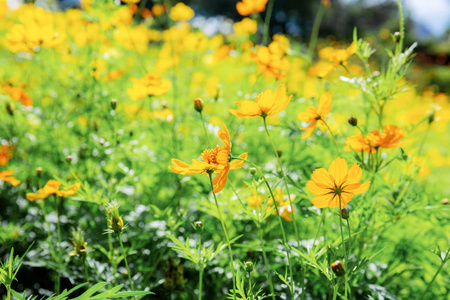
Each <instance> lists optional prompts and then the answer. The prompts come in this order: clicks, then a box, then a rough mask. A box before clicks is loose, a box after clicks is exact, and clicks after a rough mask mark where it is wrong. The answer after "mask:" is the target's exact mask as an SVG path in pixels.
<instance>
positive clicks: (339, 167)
mask: <svg viewBox="0 0 450 300" xmlns="http://www.w3.org/2000/svg"><path fill="white" fill-rule="evenodd" d="M328 170H329V172H330V175H331V176H332V177H333V179H334V182H335V184H336V185H337V186H338V187H339V186H340V185H341V184H342V183H343V182H344V180H345V179H346V177H347V173H348V164H347V161H346V160H345V159H343V158H340V157H338V158H336V159H335V160H333V161H332V162H331V164H330V167H329V168H328Z"/></svg>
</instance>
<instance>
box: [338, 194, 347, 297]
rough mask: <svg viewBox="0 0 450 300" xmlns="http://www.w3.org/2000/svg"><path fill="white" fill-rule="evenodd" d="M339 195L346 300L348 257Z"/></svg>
mask: <svg viewBox="0 0 450 300" xmlns="http://www.w3.org/2000/svg"><path fill="white" fill-rule="evenodd" d="M341 201H342V200H341V195H339V227H340V230H341V239H342V247H343V249H344V257H345V260H344V269H345V298H346V299H347V287H348V280H347V260H348V255H347V251H346V250H345V239H344V229H343V227H342V205H341Z"/></svg>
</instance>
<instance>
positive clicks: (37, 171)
mask: <svg viewBox="0 0 450 300" xmlns="http://www.w3.org/2000/svg"><path fill="white" fill-rule="evenodd" d="M34 171H35V172H36V176H37V177H39V178H41V177H42V168H41V167H37V168H35V169H34Z"/></svg>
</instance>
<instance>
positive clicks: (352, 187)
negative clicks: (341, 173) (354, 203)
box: [344, 182, 370, 194]
mask: <svg viewBox="0 0 450 300" xmlns="http://www.w3.org/2000/svg"><path fill="white" fill-rule="evenodd" d="M369 186H370V182H363V183H353V184H349V185H347V186H346V187H345V188H344V191H346V192H347V191H348V192H351V193H352V194H361V193H364V192H365V191H367V189H368V188H369Z"/></svg>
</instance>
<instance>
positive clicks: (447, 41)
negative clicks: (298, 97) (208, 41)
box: [8, 0, 450, 93]
mask: <svg viewBox="0 0 450 300" xmlns="http://www.w3.org/2000/svg"><path fill="white" fill-rule="evenodd" d="M81 1H82V0H81ZM111 1H116V2H118V3H120V0H111ZM142 1H145V0H142ZM22 2H35V3H36V4H38V5H39V6H42V7H48V8H51V9H63V10H65V9H69V8H74V7H79V6H80V0H37V1H20V0H8V4H9V6H10V7H15V6H18V5H19V4H20V3H22ZM163 2H165V1H163V0H160V1H151V0H148V1H146V2H145V6H146V7H147V8H151V7H152V6H153V5H154V4H156V3H163ZM169 2H170V3H171V4H175V3H176V2H180V1H178V0H170V1H169ZM181 2H184V3H186V4H187V5H189V6H191V7H192V8H193V9H194V10H195V13H196V15H195V17H194V19H192V20H191V23H192V25H193V26H194V27H199V28H201V30H203V31H204V32H205V33H206V34H207V35H211V36H212V35H214V34H216V33H220V32H221V33H228V32H231V31H232V30H233V26H232V25H233V22H236V21H240V20H241V19H242V18H243V17H242V16H240V15H239V14H238V12H237V10H236V3H237V2H238V1H237V0H214V1H211V0H190V1H189V0H187V1H181ZM330 3H331V5H330V7H329V8H328V9H327V10H326V11H325V14H324V16H323V20H322V23H321V26H320V31H319V37H320V38H322V40H321V41H319V44H318V46H319V48H320V42H322V43H326V44H330V43H333V42H334V41H341V42H345V43H349V42H351V41H352V37H353V29H354V28H355V27H357V28H358V36H359V37H365V38H367V39H368V41H369V42H373V43H374V44H377V45H383V44H384V45H386V43H390V42H392V41H391V35H392V34H393V33H394V32H396V31H397V30H398V9H397V1H396V0H330ZM402 3H403V7H404V14H405V16H404V17H405V28H406V34H407V36H406V39H405V42H406V43H405V45H411V44H413V43H414V42H415V41H418V42H419V44H418V47H417V48H416V50H415V52H416V57H415V62H416V63H417V66H418V68H417V69H416V71H417V72H420V74H416V75H417V78H421V79H420V82H419V81H418V82H417V84H418V85H419V88H421V87H425V86H430V85H431V87H432V88H433V89H434V91H435V92H445V93H450V85H449V84H448V83H449V82H450V68H449V65H450V0H407V1H402ZM123 5H126V4H125V3H123ZM320 5H321V1H320V0H275V4H274V10H273V14H272V19H271V23H270V32H271V34H275V33H282V34H288V35H289V36H290V37H291V38H292V39H295V40H297V41H299V42H303V43H304V45H306V44H307V43H308V41H309V39H310V34H311V30H312V27H313V23H314V19H315V16H316V14H317V11H318V9H319V7H320ZM264 14H265V12H263V13H262V18H264V17H265V16H264ZM375 42H377V43H375ZM380 42H381V43H380ZM379 51H383V50H382V49H381V48H380V49H379ZM423 72H425V76H423V75H424V74H423ZM412 74H413V76H414V72H412ZM424 77H425V80H424V79H423V78H424ZM410 80H413V81H414V78H410Z"/></svg>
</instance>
